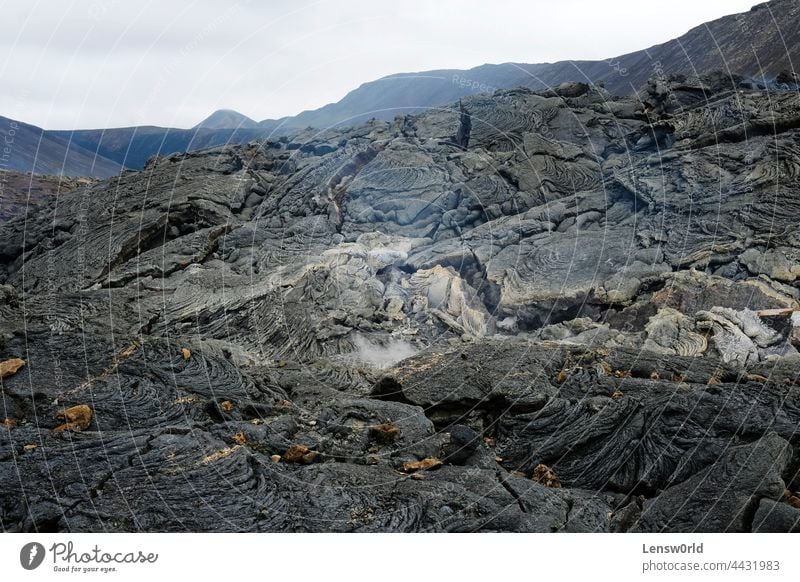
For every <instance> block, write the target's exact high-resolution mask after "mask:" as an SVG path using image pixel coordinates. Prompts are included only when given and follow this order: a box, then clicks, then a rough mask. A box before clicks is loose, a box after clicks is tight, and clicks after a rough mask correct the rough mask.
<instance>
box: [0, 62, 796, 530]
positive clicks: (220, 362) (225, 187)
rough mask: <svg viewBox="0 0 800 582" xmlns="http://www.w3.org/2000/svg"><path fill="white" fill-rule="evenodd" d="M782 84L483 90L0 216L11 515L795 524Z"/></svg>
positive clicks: (787, 162)
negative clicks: (615, 92) (1, 221)
mask: <svg viewBox="0 0 800 582" xmlns="http://www.w3.org/2000/svg"><path fill="white" fill-rule="evenodd" d="M799 174H800V96H799V95H798V93H797V91H796V90H791V89H787V87H786V86H785V85H774V86H771V87H770V88H767V89H761V88H759V87H758V86H755V85H753V84H752V83H748V82H747V81H744V80H742V79H731V78H730V77H728V76H726V75H717V76H708V77H702V78H691V77H680V78H671V79H666V78H655V79H652V80H651V81H650V82H649V83H648V85H647V89H646V91H644V92H643V93H642V94H640V95H637V96H631V97H625V98H612V97H611V95H610V94H609V93H608V92H606V91H605V90H604V89H602V88H601V87H599V86H589V85H583V84H580V83H565V84H563V85H561V86H559V88H558V89H557V90H556V91H548V92H539V93H537V92H533V91H531V90H529V89H515V90H506V91H498V92H496V93H494V94H493V95H479V96H474V97H468V98H465V99H463V100H462V101H461V102H460V103H455V104H453V105H452V106H451V107H448V108H445V109H440V110H435V111H430V112H427V113H423V114H420V115H417V116H402V117H398V118H397V119H396V120H394V121H371V122H368V123H366V124H364V125H361V126H359V127H357V128H354V129H349V130H341V131H330V130H329V131H322V132H315V131H311V130H309V131H308V132H305V133H301V134H300V135H298V136H296V137H295V138H293V140H282V141H266V142H259V143H251V144H247V145H241V146H231V147H223V148H217V149H210V150H204V151H199V152H194V153H190V154H177V155H172V156H168V157H158V158H154V159H152V160H150V161H149V162H148V164H147V166H146V167H145V169H144V170H143V171H141V172H125V173H123V174H122V175H121V176H119V177H118V178H113V179H111V180H107V181H104V182H100V183H96V184H91V185H87V186H84V187H82V188H79V189H77V190H74V191H72V192H67V193H62V194H61V195H59V197H58V199H57V200H53V201H51V203H50V204H49V206H46V207H44V208H43V209H42V210H41V211H40V212H39V213H38V214H37V215H36V216H35V217H30V216H29V217H27V219H23V218H17V219H14V220H11V221H10V222H8V223H6V224H5V225H3V227H2V229H0V284H2V286H1V287H0V319H1V320H2V322H3V323H2V328H1V332H2V336H0V342H2V344H1V345H0V377H1V378H2V380H1V381H2V401H1V402H0V420H1V421H2V426H0V524H1V525H2V528H3V529H4V530H6V531H131V530H145V531H186V530H189V531H286V532H297V531H361V532H364V531H387V532H388V531H391V532H411V531H515V532H516V531H527V532H562V531H567V532H606V531H612V532H628V531H632V532H642V531H644V532H664V531H713V532H716V531H732V532H749V531H794V530H796V529H798V528H800V495H798V491H800V476H798V468H800V458H798V454H797V453H798V446H800V438H798V434H797V428H798V423H799V422H800V392H799V391H798V380H799V379H800V377H799V376H798V374H800V356H798V353H797V350H796V347H797V345H798V343H799V341H800V337H799V334H798V328H797V325H798V319H797V316H796V310H797V308H798V298H799V297H800V289H798V276H800V261H799V260H798V258H799V257H800V238H798V229H797V217H798V216H800V187H799V186H798V181H797V177H798V175H799Z"/></svg>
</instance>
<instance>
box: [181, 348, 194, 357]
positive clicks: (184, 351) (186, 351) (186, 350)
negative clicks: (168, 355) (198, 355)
mask: <svg viewBox="0 0 800 582" xmlns="http://www.w3.org/2000/svg"><path fill="white" fill-rule="evenodd" d="M181 355H182V356H183V359H184V360H188V359H189V358H191V357H192V351H191V350H190V349H189V348H181Z"/></svg>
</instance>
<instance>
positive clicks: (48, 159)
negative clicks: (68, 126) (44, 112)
mask: <svg viewBox="0 0 800 582" xmlns="http://www.w3.org/2000/svg"><path fill="white" fill-rule="evenodd" d="M0 140H1V141H2V142H3V143H4V144H5V147H6V148H8V150H9V151H7V152H5V151H4V152H2V154H0V170H13V171H17V172H24V173H31V172H32V173H34V174H53V175H55V174H59V175H64V176H95V177H98V178H108V177H109V176H114V175H116V174H118V173H119V171H120V169H121V168H122V166H121V165H120V164H119V163H117V162H115V161H112V160H109V159H107V158H105V157H104V156H103V155H102V154H98V153H97V152H96V149H95V148H93V147H90V148H88V149H87V148H84V147H82V146H81V145H80V144H78V143H75V142H74V141H71V140H70V139H69V138H68V137H67V138H65V137H62V136H60V135H57V134H56V133H55V132H50V131H45V130H43V129H42V128H40V127H36V126H35V125H29V124H27V123H23V122H21V121H15V120H13V119H8V118H6V117H0Z"/></svg>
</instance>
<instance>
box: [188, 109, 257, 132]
mask: <svg viewBox="0 0 800 582" xmlns="http://www.w3.org/2000/svg"><path fill="white" fill-rule="evenodd" d="M199 128H205V129H237V128H244V129H256V128H258V122H256V121H255V120H253V119H250V118H249V117H247V116H246V115H244V114H242V113H239V112H238V111H234V110H233V109H217V110H216V111H215V112H214V113H212V114H211V115H209V116H208V117H206V118H205V119H204V120H203V121H201V122H200V123H198V124H197V125H195V126H194V128H193V129H199Z"/></svg>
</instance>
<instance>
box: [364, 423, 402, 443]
mask: <svg viewBox="0 0 800 582" xmlns="http://www.w3.org/2000/svg"><path fill="white" fill-rule="evenodd" d="M370 433H371V435H372V438H374V439H375V440H376V441H378V442H379V443H382V444H384V445H389V444H391V443H393V442H394V441H395V440H396V439H397V437H398V436H400V429H399V428H398V427H396V426H395V425H393V424H392V423H390V422H384V423H383V424H378V425H375V426H373V427H372V428H371V429H370Z"/></svg>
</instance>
